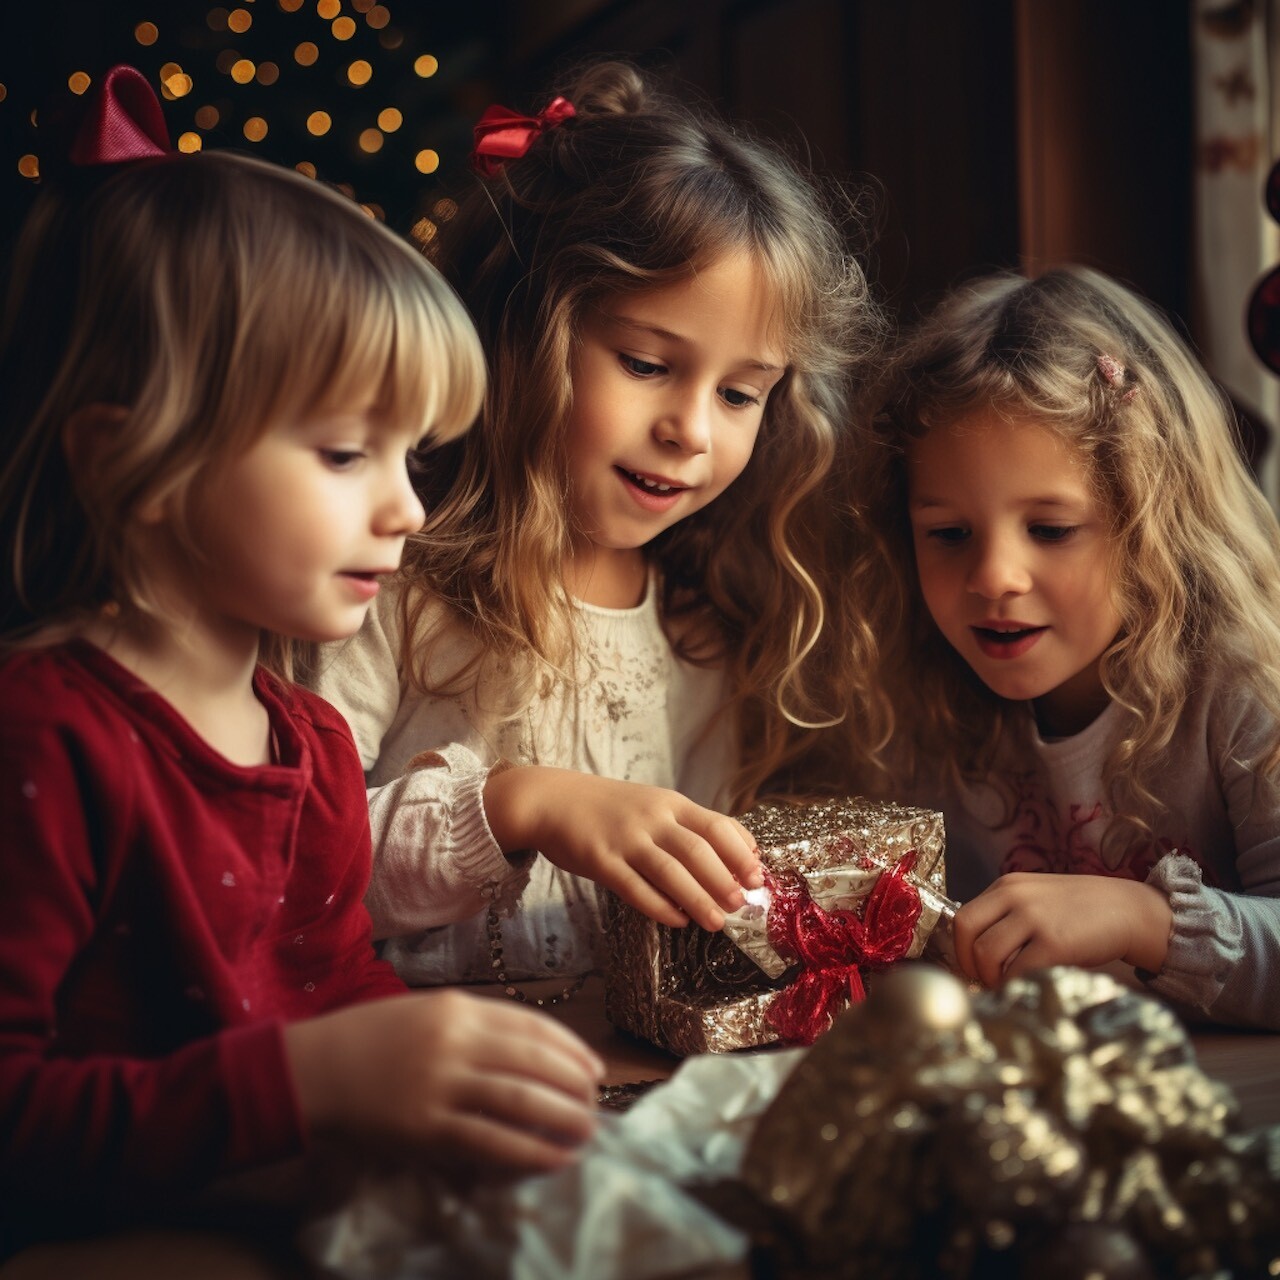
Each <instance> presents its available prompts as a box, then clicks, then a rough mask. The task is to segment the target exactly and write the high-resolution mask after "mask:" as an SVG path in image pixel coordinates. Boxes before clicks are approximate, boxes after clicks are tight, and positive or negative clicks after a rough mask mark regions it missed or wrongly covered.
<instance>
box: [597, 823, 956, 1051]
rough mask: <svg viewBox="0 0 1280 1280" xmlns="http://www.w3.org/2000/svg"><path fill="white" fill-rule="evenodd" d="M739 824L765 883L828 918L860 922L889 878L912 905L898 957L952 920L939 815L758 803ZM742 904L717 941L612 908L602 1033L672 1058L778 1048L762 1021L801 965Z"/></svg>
mask: <svg viewBox="0 0 1280 1280" xmlns="http://www.w3.org/2000/svg"><path fill="white" fill-rule="evenodd" d="M741 821H742V823H743V825H744V826H746V828H747V829H748V830H749V831H750V832H751V834H752V835H753V836H755V838H756V842H757V844H758V845H759V847H760V855H761V860H762V861H763V863H764V865H765V868H766V870H767V872H768V873H769V875H770V877H771V879H772V880H776V882H778V883H786V884H788V885H790V886H795V887H796V888H797V892H800V893H801V894H802V895H804V896H806V897H807V898H809V899H811V900H812V902H813V903H815V904H817V906H818V907H820V908H822V909H823V911H826V912H850V913H853V914H854V915H855V916H857V915H859V913H861V912H862V911H863V910H864V908H865V904H866V903H867V902H868V900H869V899H870V897H871V895H872V893H873V891H874V890H875V887H876V885H877V884H878V883H879V881H880V878H881V876H882V875H884V873H885V872H886V871H895V869H897V870H896V872H895V874H896V875H901V876H902V878H903V879H904V881H905V882H906V883H907V884H909V885H910V887H911V889H912V891H913V892H914V894H915V895H917V896H918V898H919V917H918V919H917V920H916V921H915V925H914V929H913V931H912V935H911V938H910V945H909V947H908V948H907V950H906V952H905V955H906V956H908V957H914V956H919V955H920V954H921V953H922V952H923V951H924V950H925V947H926V945H927V944H928V942H929V939H930V937H931V935H933V934H934V931H935V929H936V928H937V925H938V924H939V922H940V920H943V919H949V917H950V915H951V914H952V912H953V911H954V904H952V903H951V902H950V901H949V900H948V898H947V897H946V892H945V887H946V886H945V859H944V847H945V842H944V837H943V825H942V815H941V814H939V813H935V812H933V811H931V810H927V809H912V808H906V807H904V806H902V805H896V804H890V803H884V802H877V801H870V800H864V799H860V798H842V799H831V800H820V801H813V802H808V803H804V804H785V803H767V804H761V805H758V806H757V807H756V808H754V809H752V810H751V811H750V812H749V813H747V814H744V815H743V817H742V818H741ZM904 859H908V861H907V862H906V863H905V864H904V866H903V867H901V868H900V867H899V864H900V863H902V862H903V860H904ZM906 867H910V870H909V871H907V870H906V869H905V868H906ZM748 899H749V900H748V903H747V905H746V906H744V907H742V908H740V909H739V910H738V911H736V912H734V913H733V914H732V915H730V916H729V917H728V918H727V920H726V922H725V927H724V930H723V931H722V932H718V933H710V932H708V931H707V930H705V929H700V928H698V927H697V926H696V925H688V926H686V927H685V928H683V929H672V928H669V927H668V926H666V925H661V924H658V923H657V922H656V921H654V920H651V919H649V917H648V916H646V915H644V914H643V913H641V912H639V911H637V910H635V908H633V907H630V906H627V905H626V904H625V903H622V902H620V901H617V900H614V902H613V903H612V905H611V916H610V928H609V953H608V959H607V963H606V969H605V1009H606V1012H607V1014H608V1017H609V1020H610V1022H612V1023H613V1025H614V1026H615V1027H618V1028H619V1029H620V1030H622V1031H625V1032H627V1033H629V1034H631V1035H634V1036H638V1037H640V1038H641V1039H643V1040H648V1041H650V1042H651V1043H653V1044H656V1045H658V1046H660V1047H661V1048H664V1049H669V1050H671V1051H672V1052H674V1053H679V1054H691V1053H723V1052H726V1051H728V1050H732V1049H745V1048H750V1047H752V1046H755V1045H763V1044H770V1043H773V1042H774V1041H777V1040H779V1039H780V1038H781V1037H780V1035H779V1030H778V1028H777V1026H775V1025H774V1020H773V1019H771V1016H770V1010H771V1008H773V1007H774V1005H775V1001H777V1000H778V998H779V996H780V994H781V993H784V992H787V991H788V989H789V988H791V987H792V986H793V984H796V983H797V982H798V981H799V980H800V978H801V977H802V976H803V974H802V966H801V965H800V964H799V963H798V962H797V961H796V959H795V957H794V956H787V955H783V954H780V952H779V950H778V947H777V946H776V945H775V942H776V939H774V940H771V936H770V934H771V931H770V929H769V909H770V901H771V899H770V895H769V893H768V892H767V891H764V890H753V891H750V892H749V894H748ZM939 932H942V931H939ZM849 960H850V962H852V960H853V957H852V956H850V957H849ZM845 990H846V994H845V995H844V996H843V998H842V999H841V1000H840V1004H841V1007H843V1006H844V1005H846V1004H847V1003H848V996H847V986H846V988H845Z"/></svg>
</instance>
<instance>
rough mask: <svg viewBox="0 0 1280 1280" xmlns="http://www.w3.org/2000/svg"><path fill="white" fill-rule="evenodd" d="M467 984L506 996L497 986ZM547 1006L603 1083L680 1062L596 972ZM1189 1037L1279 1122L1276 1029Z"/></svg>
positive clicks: (1241, 1097)
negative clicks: (633, 1030) (612, 1015)
mask: <svg viewBox="0 0 1280 1280" xmlns="http://www.w3.org/2000/svg"><path fill="white" fill-rule="evenodd" d="M562 985H563V984H560V983H536V982H531V983H524V984H522V986H521V990H523V991H525V992H526V993H528V994H530V995H532V996H537V995H542V996H544V997H545V996H549V995H551V994H554V993H555V992H556V991H557V990H559V989H560V987H561V986H562ZM471 989H472V990H474V991H477V992H479V993H481V994H485V995H494V996H496V997H497V998H500V999H502V998H506V997H503V996H502V992H501V988H498V987H495V988H492V989H486V988H484V987H474V988H471ZM547 1012H549V1013H550V1014H551V1015H552V1016H553V1017H555V1018H557V1019H558V1020H559V1021H560V1022H562V1023H564V1025H565V1026H567V1027H570V1028H572V1029H573V1030H574V1031H576V1032H577V1033H578V1034H579V1035H580V1036H581V1037H582V1038H583V1039H584V1040H585V1041H586V1042H587V1043H588V1044H589V1045H591V1047H592V1048H593V1049H595V1051H596V1052H597V1053H598V1054H600V1056H601V1057H602V1058H603V1059H604V1061H605V1068H606V1072H605V1083H606V1084H631V1083H634V1082H636V1081H641V1080H662V1079H666V1077H667V1076H669V1075H670V1074H671V1073H672V1072H673V1071H674V1070H675V1069H676V1067H677V1066H679V1065H680V1059H679V1058H677V1057H675V1056H674V1055H672V1054H669V1053H664V1052H663V1051H662V1050H661V1049H655V1048H653V1047H652V1046H651V1045H647V1044H644V1043H642V1042H640V1041H638V1040H634V1039H632V1038H631V1037H630V1036H626V1035H623V1034H622V1033H621V1032H618V1031H615V1030H614V1029H613V1028H612V1027H611V1026H610V1025H609V1023H608V1022H607V1021H606V1019H605V1016H604V983H603V981H602V979H600V978H598V977H591V978H588V979H587V982H586V984H585V985H584V986H583V988H582V990H581V991H579V992H577V994H576V995H574V996H573V998H572V999H570V1000H568V1001H566V1002H565V1003H563V1004H560V1005H557V1006H555V1007H554V1008H551V1009H548V1010H547ZM1191 1041H1192V1044H1193V1045H1194V1046H1195V1050H1196V1057H1197V1058H1198V1060H1199V1062H1200V1066H1201V1067H1202V1068H1203V1070H1204V1071H1205V1073H1206V1074H1207V1075H1210V1076H1212V1077H1214V1078H1215V1079H1218V1080H1222V1081H1225V1082H1226V1083H1227V1084H1228V1085H1230V1086H1231V1088H1232V1089H1233V1091H1234V1092H1235V1095H1236V1098H1237V1099H1238V1101H1239V1103H1240V1113H1241V1119H1242V1120H1243V1121H1244V1123H1245V1125H1246V1126H1247V1127H1248V1128H1258V1127H1260V1126H1262V1125H1269V1124H1280V1035H1276V1034H1268V1033H1261V1032H1250V1031H1226V1030H1221V1029H1218V1028H1215V1029H1213V1030H1201V1029H1196V1028H1193V1029H1192V1031H1191ZM765 1052H767V1050H766V1051H765Z"/></svg>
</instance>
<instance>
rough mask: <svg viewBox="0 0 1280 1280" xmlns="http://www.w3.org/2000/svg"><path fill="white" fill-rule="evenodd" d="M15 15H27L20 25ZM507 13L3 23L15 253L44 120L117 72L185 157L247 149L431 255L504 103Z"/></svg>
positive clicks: (115, 14)
mask: <svg viewBox="0 0 1280 1280" xmlns="http://www.w3.org/2000/svg"><path fill="white" fill-rule="evenodd" d="M11 8H13V9H15V10H16V11H14V12H9V10H10V9H11ZM502 9H503V6H502V5H501V4H498V3H486V0H479V3H478V4H477V3H473V4H471V5H467V6H461V5H457V4H442V3H435V2H434V0H433V2H430V3H422V2H421V0H385V2H383V3H380V2H377V0H223V2H219V0H169V2H165V0H151V2H150V3H146V2H145V0H123V2H121V3H112V4H109V5H104V4H101V3H92V4H90V3H87V2H85V0H51V2H49V3H44V4H40V3H38V0H27V3H24V4H23V5H22V7H21V9H20V10H17V9H16V6H15V7H11V6H6V7H5V13H4V16H3V18H0V24H2V25H3V28H4V30H3V38H2V39H0V173H2V174H3V177H2V178H0V184H2V187H0V189H2V190H3V193H4V200H3V206H4V215H5V219H6V221H5V225H4V228H3V231H4V234H5V239H6V242H8V241H11V240H12V237H13V235H14V234H15V233H16V229H17V226H18V224H19V223H20V221H21V218H22V216H23V215H24V214H25V211H26V209H27V208H28V207H29V205H30V203H31V201H32V199H34V196H35V193H36V190H37V189H38V185H39V181H40V177H39V175H40V161H41V146H42V142H43V141H45V139H42V136H41V130H40V127H39V125H40V120H39V115H40V109H41V107H42V106H44V105H45V104H47V103H48V102H50V101H51V100H52V98H53V96H54V95H55V94H57V93H62V94H63V95H65V94H66V93H68V92H70V93H73V94H82V93H84V92H86V91H87V90H88V89H89V87H90V85H91V84H92V82H93V79H94V78H95V77H96V76H100V75H101V74H102V73H103V72H104V71H105V70H106V69H107V68H108V67H109V66H111V65H112V64H113V63H115V62H128V63H131V64H132V65H134V66H136V67H137V68H138V69H139V70H140V71H142V72H143V74H144V75H146V76H147V78H148V79H149V80H150V81H151V83H152V85H153V86H154V87H155V88H156V90H157V92H158V93H159V94H160V95H161V98H162V100H163V102H164V110H165V117H166V120H167V122H168V125H169V132H170V136H171V138H172V139H173V142H174V145H175V146H176V147H177V148H178V149H179V150H180V151H184V152H193V151H199V150H202V149H204V148H206V147H234V148H236V149H238V150H241V151H245V152H248V153H250V154H254V155H260V156H262V157H263V158H264V159H268V160H271V161H274V162H275V163H278V164H283V165H289V166H291V167H294V168H296V169H298V170H299V172H301V173H304V174H306V175H307V176H308V177H312V178H317V179H319V180H321V181H325V182H329V183H332V184H334V185H335V186H337V187H338V188H339V189H341V190H342V191H344V192H345V193H346V194H347V195H349V196H350V197H351V198H352V199H354V200H356V201H357V202H358V203H359V204H360V205H361V206H362V207H363V208H364V209H365V211H366V212H367V213H369V214H370V216H372V217H376V218H380V219H383V220H385V221H387V223H388V224H389V225H391V226H393V227H394V228H395V229H396V230H398V231H401V232H403V233H411V234H413V235H414V236H415V237H416V238H417V239H418V240H419V241H420V242H421V243H423V244H429V243H430V242H431V240H432V239H433V238H434V236H435V233H436V230H437V228H438V224H439V222H440V221H441V220H442V218H443V217H447V216H448V215H449V213H450V212H451V210H452V208H453V205H452V202H451V201H450V200H448V199H446V198H444V197H443V196H442V195H441V192H442V190H443V187H444V184H445V183H446V182H447V181H449V180H451V179H452V180H456V179H457V178H458V176H459V174H460V173H461V172H462V171H463V170H464V169H465V166H466V164H467V160H468V155H469V150H470V145H471V125H472V123H473V121H474V120H475V118H476V116H477V115H478V114H479V113H480V111H482V110H483V109H484V107H485V106H486V105H487V104H488V101H489V100H490V94H491V89H490V83H489V77H490V74H491V68H492V65H493V59H494V48H493V45H492V43H491V42H490V41H489V39H488V38H487V37H486V35H485V32H486V31H492V30H495V29H497V30H500V26H498V27H496V28H495V22H498V23H500V20H501V13H502Z"/></svg>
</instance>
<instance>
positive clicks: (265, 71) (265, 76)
mask: <svg viewBox="0 0 1280 1280" xmlns="http://www.w3.org/2000/svg"><path fill="white" fill-rule="evenodd" d="M279 79H280V68H279V67H277V66H276V64H275V63H274V62H264V63H262V64H261V65H260V66H259V67H258V83H259V84H275V82H276V81H277V80H279Z"/></svg>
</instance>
